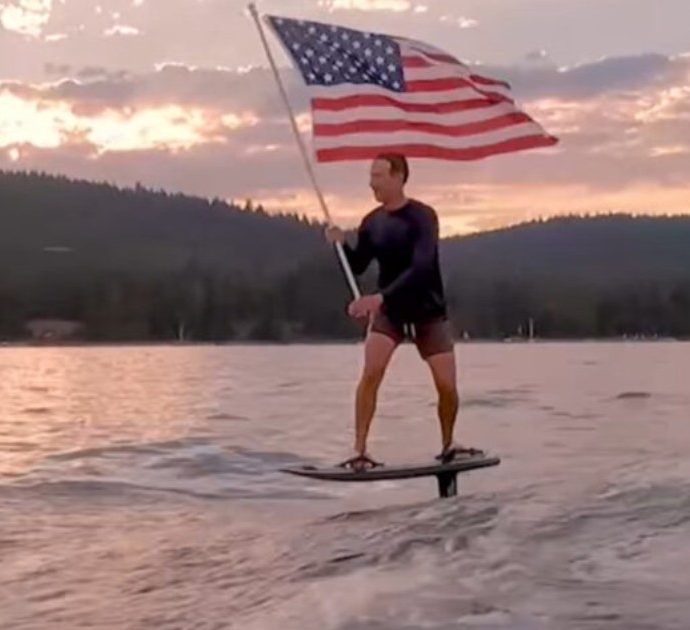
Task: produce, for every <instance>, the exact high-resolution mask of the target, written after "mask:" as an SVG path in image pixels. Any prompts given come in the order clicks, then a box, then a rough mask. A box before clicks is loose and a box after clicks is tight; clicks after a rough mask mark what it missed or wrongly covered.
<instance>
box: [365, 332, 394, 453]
mask: <svg viewBox="0 0 690 630" xmlns="http://www.w3.org/2000/svg"><path fill="white" fill-rule="evenodd" d="M397 345H398V342H397V341H396V340H394V339H392V338H391V337H389V336H388V335H385V334H383V333H379V332H374V331H370V332H369V334H368V335H367V338H366V341H365V343H364V368H363V370H362V376H361V378H360V381H359V385H358V386H357V396H356V405H355V452H356V453H357V454H358V455H363V454H364V453H365V452H366V445H367V436H368V435H369V427H370V426H371V420H372V418H373V417H374V412H375V411H376V399H377V394H378V391H379V386H380V385H381V381H382V380H383V376H384V374H385V372H386V368H387V366H388V363H389V361H390V359H391V356H393V351H394V350H395V348H396V347H397Z"/></svg>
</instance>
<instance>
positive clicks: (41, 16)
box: [0, 0, 53, 37]
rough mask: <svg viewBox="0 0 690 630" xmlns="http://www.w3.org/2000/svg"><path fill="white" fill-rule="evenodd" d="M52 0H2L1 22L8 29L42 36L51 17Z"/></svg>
mask: <svg viewBox="0 0 690 630" xmlns="http://www.w3.org/2000/svg"><path fill="white" fill-rule="evenodd" d="M52 5H53V2H52V0H6V1H5V2H0V24H1V25H2V26H3V27H4V28H6V29H7V30H8V31H14V32H16V33H19V34H21V35H25V36H27V37H40V36H41V34H42V33H43V28H44V27H45V25H46V24H47V23H48V20H49V19H50V14H51V10H52Z"/></svg>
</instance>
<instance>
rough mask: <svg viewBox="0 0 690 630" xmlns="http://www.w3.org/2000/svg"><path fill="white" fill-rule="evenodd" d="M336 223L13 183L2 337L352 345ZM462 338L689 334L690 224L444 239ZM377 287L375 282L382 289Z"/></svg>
mask: <svg viewBox="0 0 690 630" xmlns="http://www.w3.org/2000/svg"><path fill="white" fill-rule="evenodd" d="M322 229H323V228H322V225H320V224H319V223H317V222H315V221H309V220H307V219H306V218H304V217H297V216H294V215H287V214H285V215H279V216H275V215H268V214H267V213H266V212H264V211H263V209H262V208H261V207H260V206H257V207H255V206H253V205H252V203H251V202H244V203H242V204H241V205H234V204H228V203H225V202H223V201H220V200H206V199H200V198H195V197H189V196H185V195H181V194H169V193H165V192H156V191H151V190H146V189H144V188H142V187H139V186H138V187H136V188H135V189H120V188H117V187H114V186H111V185H108V184H99V183H89V182H83V181H71V180H68V179H66V178H62V177H53V176H47V175H43V174H37V173H7V172H5V173H2V172H0V336H2V337H3V338H17V337H22V336H25V335H26V334H27V329H26V323H27V321H31V320H35V319H37V318H43V319H46V318H55V319H66V320H73V321H77V322H81V324H82V325H83V326H82V330H81V332H80V335H82V336H83V337H84V338H87V339H141V340H146V339H167V338H175V337H184V338H188V339H199V340H202V339H217V340H224V339H236V338H250V339H287V340H289V339H311V338H342V337H353V336H356V335H358V334H359V333H360V331H359V330H358V329H357V328H356V327H355V326H353V324H352V323H351V322H349V321H348V320H347V318H346V317H345V316H344V314H343V306H344V304H345V303H346V301H347V299H348V292H347V289H346V285H345V283H344V282H343V279H342V276H341V274H340V271H339V270H338V266H337V263H336V262H335V258H334V255H333V253H332V251H331V250H330V249H329V247H328V246H327V245H326V244H325V242H324V240H323V235H322ZM441 251H442V258H443V263H444V273H445V278H446V284H447V289H448V296H449V301H450V303H451V306H452V307H453V308H452V311H453V321H454V324H455V327H456V331H457V332H458V333H459V334H461V333H464V332H467V333H468V334H469V335H470V336H472V337H475V336H480V337H501V336H509V335H514V334H516V332H519V331H521V330H522V331H524V330H525V323H526V321H527V320H529V319H532V320H533V323H534V324H535V328H536V332H537V334H538V335H540V336H571V337H572V336H585V335H587V336H590V335H600V336H609V335H620V334H638V333H641V334H645V335H656V334H658V335H667V334H670V335H676V336H681V335H688V334H690V217H630V216H626V215H607V216H598V217H566V218H557V219H550V220H546V221H539V222H532V223H525V224H521V225H518V226H514V227H510V228H506V229H501V230H496V231H492V232H485V233H482V234H476V235H472V236H464V237H456V238H451V239H445V240H444V241H443V242H442V245H441ZM370 282H371V277H369V278H368V279H365V281H364V283H365V285H366V286H369V284H368V283H370Z"/></svg>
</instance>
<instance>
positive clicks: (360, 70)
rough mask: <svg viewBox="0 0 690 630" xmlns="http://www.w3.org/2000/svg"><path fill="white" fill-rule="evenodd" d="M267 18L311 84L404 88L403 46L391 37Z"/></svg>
mask: <svg viewBox="0 0 690 630" xmlns="http://www.w3.org/2000/svg"><path fill="white" fill-rule="evenodd" d="M267 19H268V20H269V21H270V22H271V25H272V26H273V28H274V30H275V32H276V33H277V34H278V36H279V37H280V39H281V41H282V43H283V46H284V47H285V49H286V50H287V51H288V53H289V54H290V56H291V57H292V59H293V61H294V63H295V65H296V66H297V68H299V70H300V72H301V73H302V77H303V78H304V80H305V82H306V83H307V84H308V85H323V86H332V85H339V84H341V83H369V84H372V85H379V86H381V87H384V88H387V89H389V90H393V91H396V92H402V91H404V89H405V78H404V76H403V67H402V56H401V54H400V46H399V44H398V43H397V42H396V41H395V40H393V39H392V38H390V37H386V36H385V35H379V34H375V33H367V32H363V31H356V30H353V29H350V28H345V27H342V26H335V25H329V24H321V23H319V22H309V21H306V20H290V19H287V18H278V17H273V16H269V17H268V18H267Z"/></svg>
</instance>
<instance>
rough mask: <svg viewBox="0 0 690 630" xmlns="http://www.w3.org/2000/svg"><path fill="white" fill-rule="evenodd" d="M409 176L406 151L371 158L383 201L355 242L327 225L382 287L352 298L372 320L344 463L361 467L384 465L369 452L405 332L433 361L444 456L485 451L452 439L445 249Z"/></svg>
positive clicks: (354, 312)
mask: <svg viewBox="0 0 690 630" xmlns="http://www.w3.org/2000/svg"><path fill="white" fill-rule="evenodd" d="M408 176H409V167H408V164H407V160H406V159H405V157H404V156H403V155H399V154H395V153H385V154H381V155H379V156H378V157H377V158H376V159H375V160H374V161H373V162H372V164H371V170H370V186H371V189H372V190H373V192H374V197H375V198H376V200H377V201H378V202H380V204H381V205H380V206H378V207H377V208H375V209H374V210H372V211H371V212H369V214H367V215H366V216H365V217H364V219H363V220H362V222H361V224H360V226H359V229H358V237H357V245H356V247H354V248H353V247H350V246H349V245H348V244H347V242H346V241H345V235H344V233H343V231H342V230H341V229H340V228H338V227H336V226H330V227H327V228H326V238H327V239H328V241H329V242H331V243H333V242H335V241H338V242H340V243H342V244H343V249H344V251H345V254H346V256H347V259H348V262H349V263H350V266H351V268H352V272H353V273H354V274H355V275H360V274H362V273H363V272H364V271H365V270H366V268H367V267H368V266H369V263H370V262H371V261H372V260H374V259H376V261H377V262H378V264H379V281H378V286H379V292H378V293H375V294H373V295H366V296H363V297H361V298H359V299H357V300H354V301H353V302H351V303H350V305H349V307H348V313H349V314H350V315H351V316H352V317H356V318H362V317H368V318H369V328H368V332H367V336H366V340H365V347H364V369H363V372H362V375H361V379H360V382H359V385H358V387H357V395H356V405H355V447H354V450H355V454H354V456H353V457H351V458H349V459H347V460H346V461H344V462H343V463H342V464H341V465H342V466H346V467H350V468H352V469H353V470H356V471H362V470H366V469H367V468H373V467H375V466H378V465H380V464H379V462H376V461H375V460H373V459H372V458H371V457H370V456H369V455H368V454H367V450H366V442H367V436H368V434H369V428H370V426H371V421H372V418H373V416H374V412H375V410H376V400H377V395H378V390H379V386H380V384H381V381H382V380H383V377H384V374H385V371H386V368H387V366H388V363H389V361H390V359H391V356H392V355H393V352H394V351H395V349H396V348H397V346H398V345H399V344H400V343H401V342H402V341H404V340H405V339H406V338H408V339H411V340H412V341H414V343H415V344H416V346H417V350H418V351H419V354H420V355H421V357H422V358H423V359H424V360H425V361H426V362H427V364H428V365H429V368H430V369H431V373H432V376H433V380H434V384H435V386H436V390H437V392H438V417H439V421H440V424H441V441H442V450H441V453H440V455H438V456H437V459H439V460H441V461H442V462H444V463H445V462H449V461H451V460H452V459H453V458H454V457H456V456H457V455H461V454H462V455H467V454H470V455H472V454H479V453H481V451H478V450H476V449H472V448H464V447H460V446H457V445H454V443H453V429H454V426H455V420H456V417H457V413H458V392H457V385H456V370H455V353H454V348H453V338H452V334H451V329H450V324H449V322H448V319H447V312H446V302H445V296H444V289H443V282H442V278H441V272H440V267H439V255H438V239H439V229H438V218H437V216H436V212H435V211H434V210H433V208H431V207H429V206H427V205H424V204H423V203H420V202H419V201H416V200H414V199H408V198H407V197H406V196H405V192H404V187H405V184H406V183H407V179H408Z"/></svg>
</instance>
